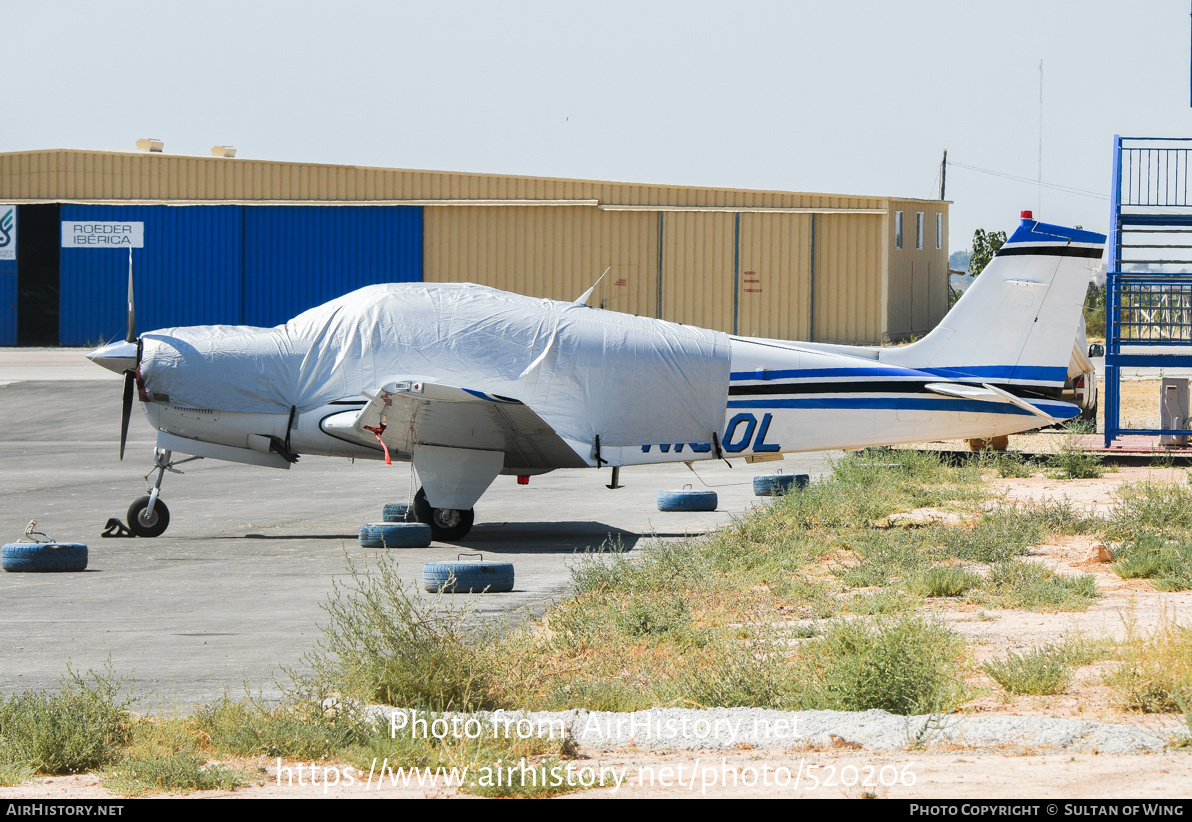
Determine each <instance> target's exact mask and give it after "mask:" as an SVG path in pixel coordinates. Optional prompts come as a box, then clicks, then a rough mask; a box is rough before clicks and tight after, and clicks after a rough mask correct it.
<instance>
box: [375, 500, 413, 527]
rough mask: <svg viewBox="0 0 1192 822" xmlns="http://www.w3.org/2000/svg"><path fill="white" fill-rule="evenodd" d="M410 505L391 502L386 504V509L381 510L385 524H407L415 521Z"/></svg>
mask: <svg viewBox="0 0 1192 822" xmlns="http://www.w3.org/2000/svg"><path fill="white" fill-rule="evenodd" d="M410 507H411V506H410V503H408V502H390V503H386V504H385V507H384V508H383V509H381V519H383V520H384V521H385V522H406V521H407V520H413V516H412V515H411V514H410Z"/></svg>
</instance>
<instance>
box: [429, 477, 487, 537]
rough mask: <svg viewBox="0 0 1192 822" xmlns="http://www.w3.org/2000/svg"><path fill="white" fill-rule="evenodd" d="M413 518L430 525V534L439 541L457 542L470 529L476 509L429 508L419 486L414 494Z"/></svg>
mask: <svg viewBox="0 0 1192 822" xmlns="http://www.w3.org/2000/svg"><path fill="white" fill-rule="evenodd" d="M414 519H416V520H418V521H419V522H425V523H426V524H427V525H429V526H430V534H431V536H432V537H433V538H435V539H436V540H438V541H439V542H458V541H459V540H461V539H463V538H464V537H466V536H467V535H468V531H471V530H472V522H473V521H474V520H475V519H476V509H475V508H469V509H468V510H466V511H464V510H461V509H459V508H431V507H430V503H429V502H427V500H426V492H425V491H423V490H422V489H421V488H419V489H418V493H417V494H415V495H414Z"/></svg>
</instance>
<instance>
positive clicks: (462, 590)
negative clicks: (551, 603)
mask: <svg viewBox="0 0 1192 822" xmlns="http://www.w3.org/2000/svg"><path fill="white" fill-rule="evenodd" d="M464 556H478V557H480V560H479V561H474V562H463V561H458V560H459V558H460V557H464ZM456 560H457V561H456V562H428V563H426V565H424V566H423V567H422V587H423V588H425V589H426V590H427V591H429V592H430V593H432V594H438V593H444V594H480V593H486V594H503V593H508V592H509V591H512V590H513V563H512V562H485V561H484V556H483V554H471V555H469V554H458V555H457V556H456Z"/></svg>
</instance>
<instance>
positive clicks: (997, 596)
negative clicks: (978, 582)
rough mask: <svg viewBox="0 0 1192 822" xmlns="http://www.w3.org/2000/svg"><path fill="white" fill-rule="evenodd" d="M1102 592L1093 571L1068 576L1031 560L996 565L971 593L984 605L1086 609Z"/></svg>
mask: <svg viewBox="0 0 1192 822" xmlns="http://www.w3.org/2000/svg"><path fill="white" fill-rule="evenodd" d="M1100 595H1101V594H1100V592H1099V591H1098V590H1097V583H1096V581H1095V580H1094V579H1093V577H1092V576H1091V575H1089V574H1082V575H1081V576H1077V577H1066V576H1060V575H1059V574H1056V573H1055V572H1054V571H1052V570H1050V569H1047V568H1044V567H1043V566H1041V565H1036V564H1034V563H1029V562H1016V561H1014V560H1007V561H1004V562H999V563H997V564H996V565H994V566H993V567H992V568H991V569H990V571H989V576H988V577H987V578H986V580H985V584H984V585H982V586H981V587H980V588H976V589H974V590H973V591H972V593H970V595H969V596H970V598H971V599H972V600H973V601H975V602H977V603H978V604H980V605H988V606H991V607H994V608H1012V609H1023V610H1028V611H1083V610H1085V609H1086V608H1088V607H1089V606H1090V605H1092V604H1093V602H1094V601H1095V600H1096V599H1097V597H1099V596H1100Z"/></svg>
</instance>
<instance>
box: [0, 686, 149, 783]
mask: <svg viewBox="0 0 1192 822" xmlns="http://www.w3.org/2000/svg"><path fill="white" fill-rule="evenodd" d="M124 687H125V686H124V679H123V678H117V677H116V676H115V675H114V674H113V672H112V669H111V666H110V665H109V666H107V667H106V668H105V669H104V672H103V673H100V674H97V673H95V672H94V671H88V672H87V676H80V675H78V674H76V673H74V672H73V671H71V670H69V669H67V674H66V676H65V677H64V678H63V679H62V683H61V685H60V687H59V690H58V692H57V693H47V692H45V691H24V692H21V693H17V694H13V695H12V696H11V697H9V698H8V699H7V700H0V764H5V765H9V766H20V767H24V768H32V769H33V770H35V771H37V772H38V773H45V774H68V773H79V772H80V771H86V770H90V769H92V768H99V767H103V766H104V765H107V764H109V763H111V762H113V761H115V760H116V759H117V758H118V757H119V755H120V751H121V748H122V746H123V745H124V744H125V743H126V742H127V741H128V739H129V733H130V728H131V717H130V715H129V710H128V709H129V706H130V705H131V703H132V698H131V696H124V695H123V691H124Z"/></svg>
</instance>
